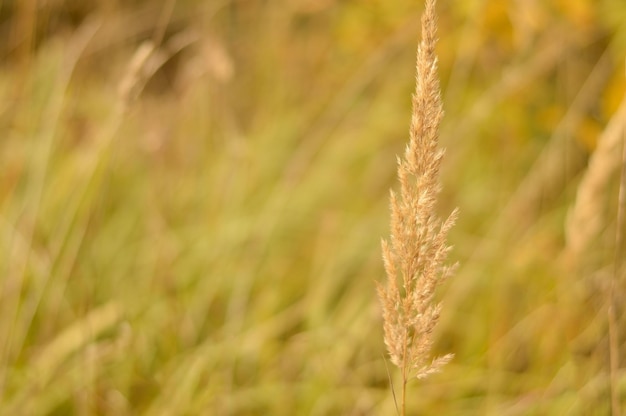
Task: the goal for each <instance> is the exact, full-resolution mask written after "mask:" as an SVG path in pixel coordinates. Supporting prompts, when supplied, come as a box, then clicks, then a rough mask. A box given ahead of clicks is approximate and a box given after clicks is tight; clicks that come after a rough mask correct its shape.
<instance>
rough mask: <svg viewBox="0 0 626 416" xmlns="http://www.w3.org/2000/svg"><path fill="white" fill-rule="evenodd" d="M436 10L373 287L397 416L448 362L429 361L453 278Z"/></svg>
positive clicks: (427, 28)
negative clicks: (440, 211)
mask: <svg viewBox="0 0 626 416" xmlns="http://www.w3.org/2000/svg"><path fill="white" fill-rule="evenodd" d="M435 4H436V1H435V0H427V1H426V7H425V11H424V14H423V15H422V39H421V42H420V45H419V47H418V50H417V65H416V66H417V68H416V69H417V75H416V88H415V94H414V95H413V114H412V119H411V128H410V140H409V143H408V145H407V147H406V150H405V153H404V158H403V159H398V180H399V182H400V192H399V194H396V193H395V192H393V191H391V194H390V205H391V207H390V209H391V238H390V242H387V241H385V240H383V241H382V253H383V260H384V264H385V271H386V274H387V283H386V285H382V284H379V285H378V296H379V298H380V302H381V304H382V314H383V320H384V340H385V344H386V346H387V350H388V352H389V355H390V358H391V361H392V362H393V363H394V364H395V365H396V366H398V367H399V369H400V371H401V374H402V387H401V388H402V393H401V399H400V400H401V403H400V409H398V411H399V413H401V414H402V415H404V414H406V387H407V383H408V381H409V380H410V379H413V378H424V377H427V376H428V375H430V374H432V373H434V372H437V371H439V369H440V368H441V367H442V366H443V365H445V364H446V363H447V362H448V361H450V359H451V358H452V355H451V354H448V355H445V356H442V357H438V358H435V359H434V360H431V359H430V352H431V349H432V344H433V338H432V332H433V329H434V327H435V325H436V324H437V322H438V320H439V312H440V309H441V305H440V303H437V302H435V301H434V292H435V289H436V287H437V286H438V285H439V284H440V283H441V282H442V281H443V280H444V279H445V278H446V277H448V276H449V275H450V274H451V272H452V268H451V267H449V266H446V265H445V264H444V261H445V259H446V257H447V254H448V252H449V250H450V247H449V246H448V245H447V243H446V237H447V234H448V231H449V230H450V228H451V227H452V226H453V225H454V223H455V220H456V217H457V211H456V210H454V211H453V212H452V214H451V215H450V216H449V217H448V218H447V219H446V220H444V221H442V220H441V219H440V218H439V217H438V216H437V213H436V202H437V196H438V194H439V192H440V190H441V185H440V183H439V170H440V166H441V161H442V158H443V155H444V152H443V150H441V149H439V147H438V142H439V125H440V123H441V119H442V117H443V109H442V103H441V94H440V87H439V80H438V75H437V57H436V55H435V44H436V38H435V36H436V30H437V22H436V16H435ZM400 279H401V280H402V289H400V288H399V286H398V280H400ZM394 398H395V394H394ZM396 407H398V404H397V403H396Z"/></svg>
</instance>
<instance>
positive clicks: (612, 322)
mask: <svg viewBox="0 0 626 416" xmlns="http://www.w3.org/2000/svg"><path fill="white" fill-rule="evenodd" d="M622 139H623V140H622V169H621V175H620V186H619V195H618V205H617V227H616V229H617V232H616V236H615V240H616V242H615V259H614V264H613V279H611V287H610V289H609V290H610V291H609V310H608V315H609V316H608V320H609V365H610V368H609V370H610V380H611V414H612V415H613V416H620V415H621V410H620V403H619V391H618V381H619V380H618V376H617V373H618V370H619V340H618V334H617V326H618V322H617V316H616V312H615V308H616V306H617V304H618V299H617V298H616V297H617V290H616V288H615V286H616V285H618V283H621V282H620V281H621V273H622V256H623V252H624V220H625V219H624V215H626V213H625V212H624V211H626V131H625V130H624V128H622ZM620 286H621V285H620Z"/></svg>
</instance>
